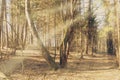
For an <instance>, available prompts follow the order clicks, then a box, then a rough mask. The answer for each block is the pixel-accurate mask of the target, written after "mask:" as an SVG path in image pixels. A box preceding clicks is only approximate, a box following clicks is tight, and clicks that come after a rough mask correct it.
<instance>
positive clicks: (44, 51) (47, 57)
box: [25, 0, 58, 70]
mask: <svg viewBox="0 0 120 80" xmlns="http://www.w3.org/2000/svg"><path fill="white" fill-rule="evenodd" d="M28 1H29V0H25V14H26V18H27V22H28V26H29V28H30V30H31V32H32V34H33V35H34V36H35V37H36V39H37V43H38V46H39V49H40V50H41V51H42V52H41V53H42V55H43V57H44V58H45V60H46V61H47V63H48V64H49V65H50V66H51V67H52V68H54V69H55V70H56V69H58V66H57V64H56V63H55V61H54V60H53V58H52V57H51V56H50V54H49V51H48V50H47V49H46V48H45V46H44V45H43V43H42V41H41V39H40V37H39V35H38V32H37V31H36V29H35V26H34V24H33V22H32V20H31V18H30V16H29V11H28Z"/></svg>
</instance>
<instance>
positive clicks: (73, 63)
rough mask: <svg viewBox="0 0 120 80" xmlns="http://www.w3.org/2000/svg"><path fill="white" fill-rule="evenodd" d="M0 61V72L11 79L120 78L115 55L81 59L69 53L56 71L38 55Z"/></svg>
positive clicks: (110, 79)
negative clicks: (60, 67) (64, 65)
mask: <svg viewBox="0 0 120 80" xmlns="http://www.w3.org/2000/svg"><path fill="white" fill-rule="evenodd" d="M57 62H58V60H57ZM0 63H1V65H0V70H1V72H3V73H5V74H6V75H7V76H9V78H11V79H12V80H120V70H118V69H117V65H116V62H115V56H110V55H105V54H95V56H94V57H92V56H84V58H83V59H79V58H76V57H75V56H74V55H70V56H69V59H68V65H67V67H66V68H64V69H58V70H57V71H53V70H51V69H50V68H49V66H48V65H47V63H46V62H45V60H44V59H43V58H42V57H40V56H24V57H21V56H12V57H10V59H9V60H4V61H0ZM22 64H24V66H22Z"/></svg>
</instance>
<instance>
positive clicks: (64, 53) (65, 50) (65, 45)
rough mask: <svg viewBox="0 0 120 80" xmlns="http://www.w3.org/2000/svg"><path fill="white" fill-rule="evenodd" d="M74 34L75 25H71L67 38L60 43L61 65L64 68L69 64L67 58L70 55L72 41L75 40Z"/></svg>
mask: <svg viewBox="0 0 120 80" xmlns="http://www.w3.org/2000/svg"><path fill="white" fill-rule="evenodd" d="M73 36H74V27H73V26H71V27H69V28H68V30H67V32H66V35H65V38H64V40H63V42H62V44H61V45H60V66H61V68H64V67H65V66H66V64H67V59H68V55H69V50H70V46H71V42H72V40H73Z"/></svg>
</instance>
